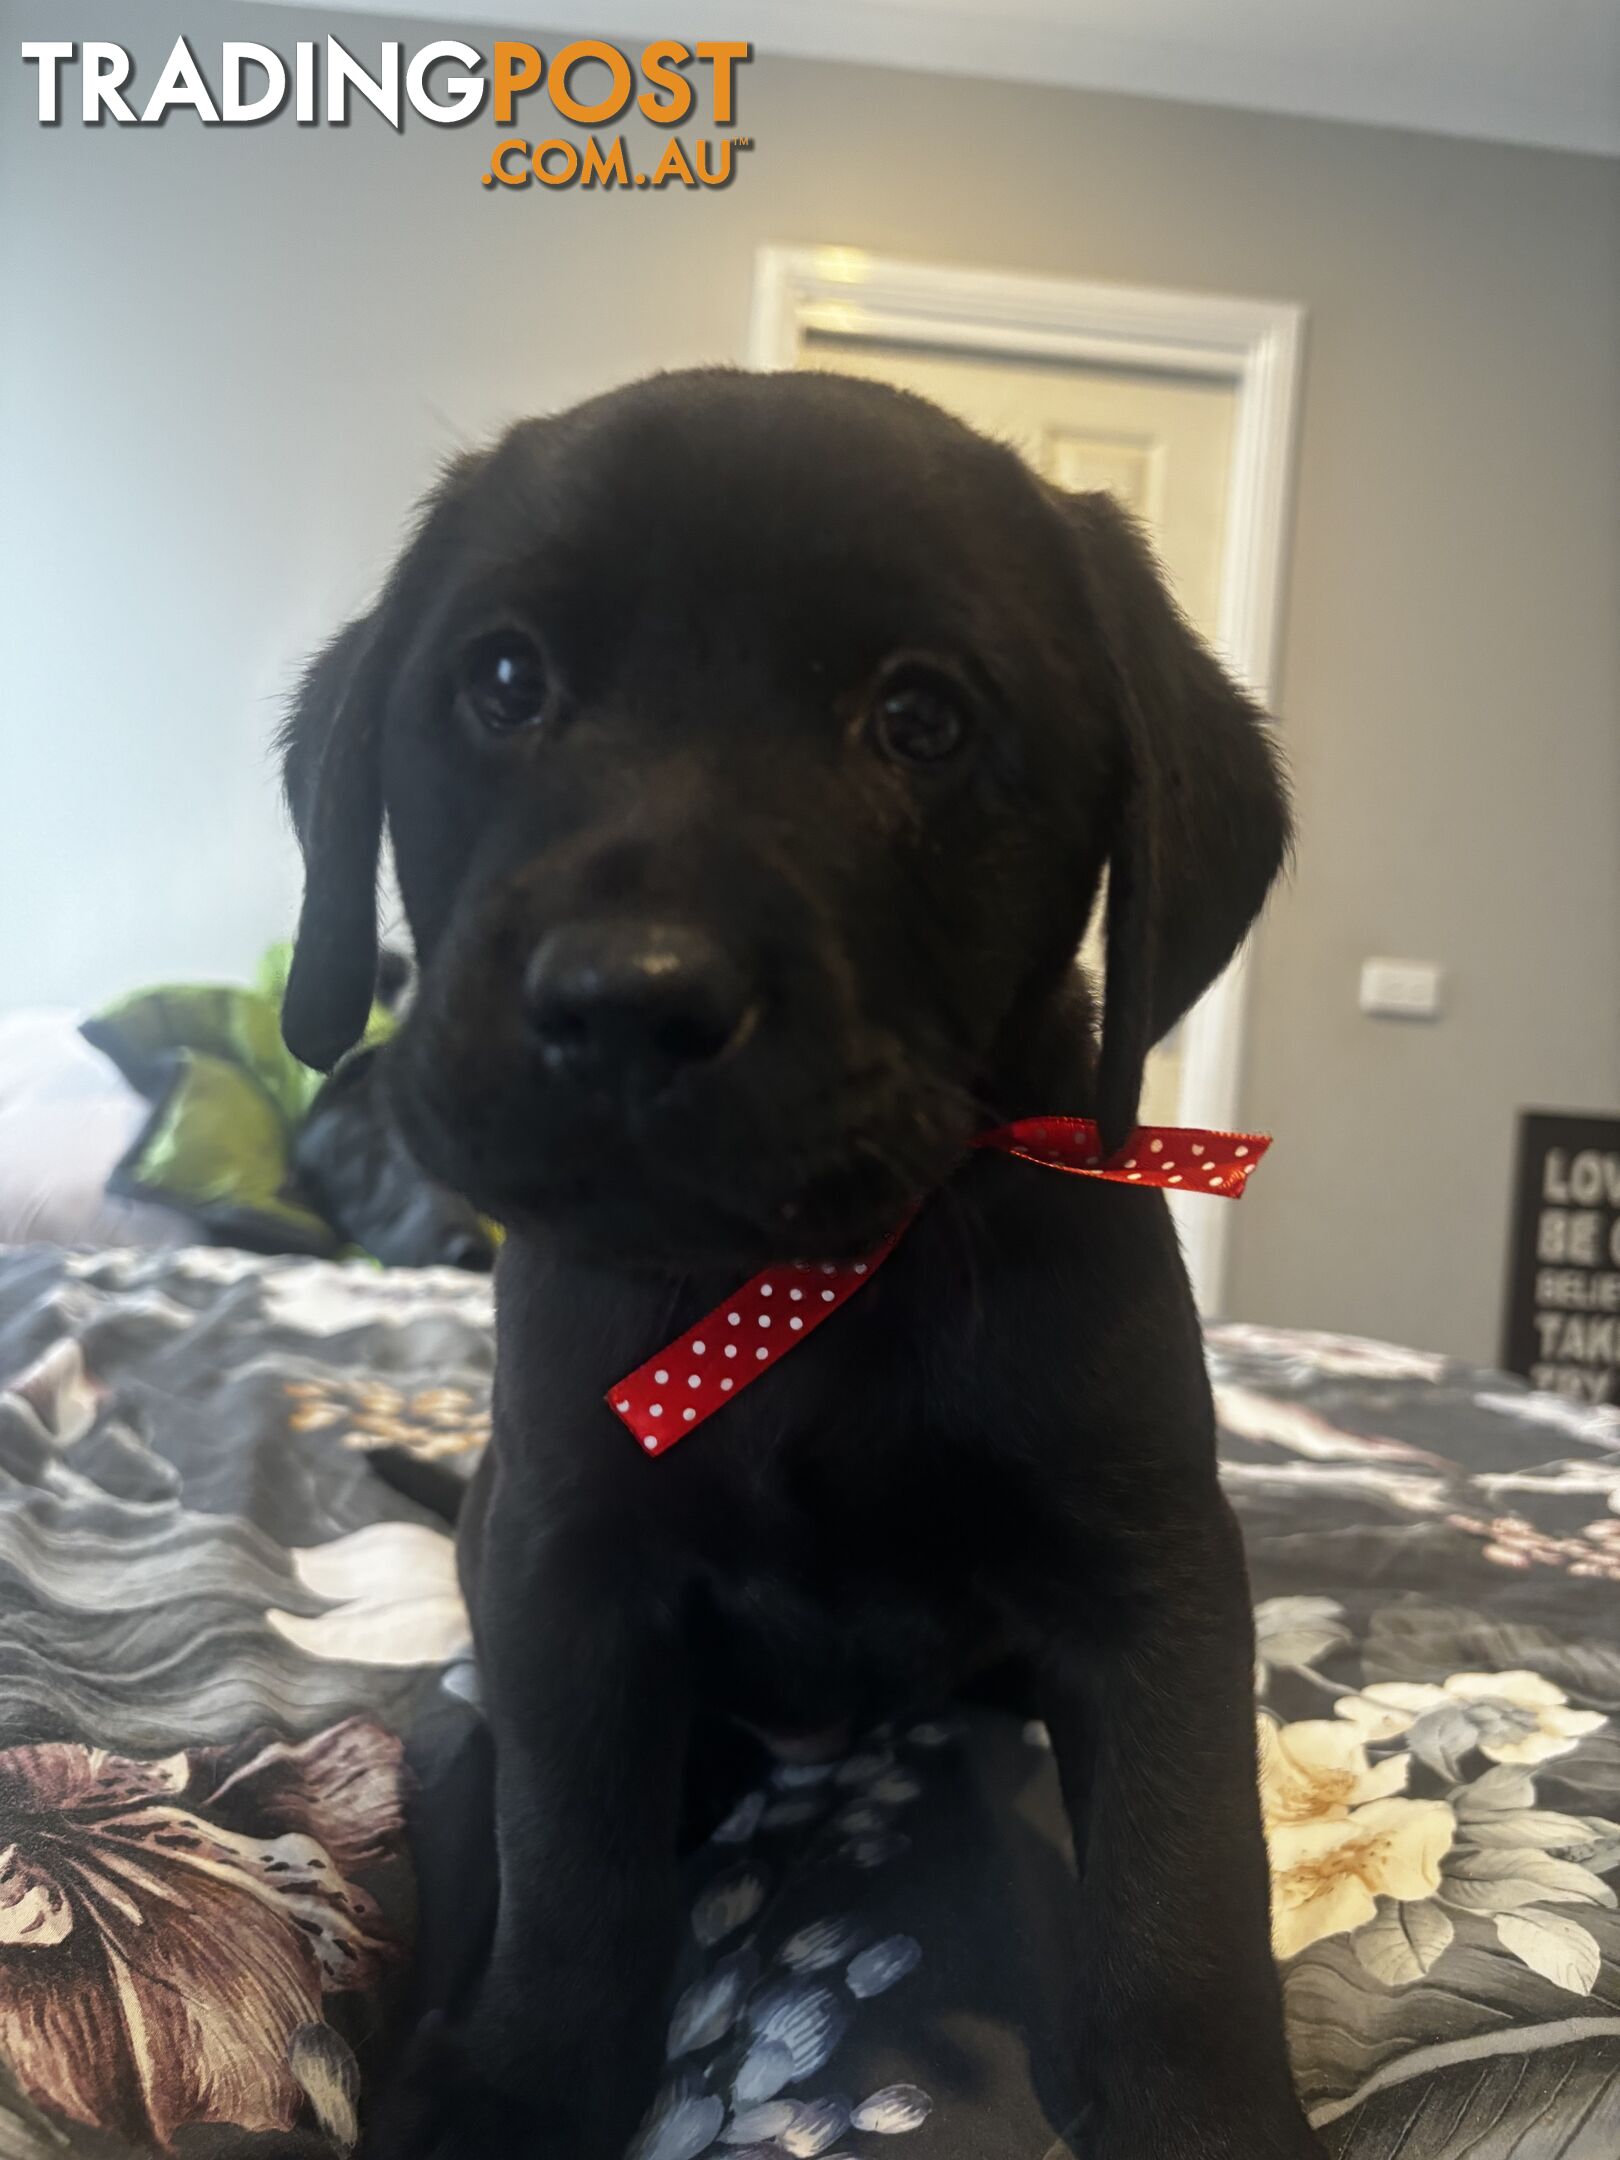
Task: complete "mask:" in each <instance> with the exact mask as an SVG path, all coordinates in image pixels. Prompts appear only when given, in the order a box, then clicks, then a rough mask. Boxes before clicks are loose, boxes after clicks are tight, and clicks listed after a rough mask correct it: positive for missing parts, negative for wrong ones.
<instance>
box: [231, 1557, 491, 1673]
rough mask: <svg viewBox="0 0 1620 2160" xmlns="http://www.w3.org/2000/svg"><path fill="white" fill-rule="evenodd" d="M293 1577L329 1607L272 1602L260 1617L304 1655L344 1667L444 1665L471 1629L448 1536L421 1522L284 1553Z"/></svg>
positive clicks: (461, 1652)
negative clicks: (281, 1607)
mask: <svg viewBox="0 0 1620 2160" xmlns="http://www.w3.org/2000/svg"><path fill="white" fill-rule="evenodd" d="M288 1558H289V1559H290V1560H291V1562H292V1564H293V1568H294V1570H295V1571H296V1573H297V1576H298V1580H299V1581H300V1582H301V1583H302V1584H303V1586H304V1588H305V1589H306V1590H309V1591H311V1592H313V1594H314V1595H315V1596H316V1597H321V1598H326V1599H328V1600H329V1601H330V1604H331V1610H330V1611H328V1612H324V1613H317V1614H314V1615H312V1616H307V1615H304V1614H301V1613H290V1612H281V1611H278V1610H277V1609H275V1608H274V1607H272V1608H271V1609H270V1610H269V1611H268V1612H267V1613H266V1614H265V1618H266V1620H267V1621H268V1622H269V1624H270V1626H271V1627H273V1628H274V1629H275V1631H276V1633H277V1634H278V1635H280V1636H281V1637H282V1638H283V1639H284V1640H285V1641H287V1642H290V1643H292V1644H293V1645H294V1646H295V1647H296V1648H297V1649H299V1650H302V1651H303V1652H304V1654H305V1655H306V1656H307V1657H313V1658H324V1659H327V1660H329V1661H331V1662H334V1663H345V1664H351V1665H395V1666H408V1665H448V1664H450V1663H452V1662H453V1661H454V1660H455V1659H457V1658H464V1657H465V1656H467V1654H468V1652H469V1650H470V1648H471V1629H470V1627H469V1624H468V1620H467V1610H466V1607H465V1606H464V1605H463V1603H462V1599H461V1589H460V1585H459V1583H458V1581H457V1578H456V1558H455V1541H454V1539H453V1538H450V1537H447V1536H446V1535H445V1533H444V1532H443V1531H442V1530H433V1529H430V1528H429V1527H428V1526H427V1525H426V1524H425V1523H404V1522H384V1523H371V1524H369V1525H368V1526H367V1527H366V1528H365V1529H362V1530H351V1531H350V1532H349V1533H348V1534H347V1535H346V1536H344V1537H340V1538H333V1539H331V1540H330V1542H329V1543H327V1544H325V1545H310V1546H305V1547H303V1548H302V1549H299V1550H295V1551H293V1552H291V1553H289V1555H288Z"/></svg>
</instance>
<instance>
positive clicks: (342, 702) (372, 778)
mask: <svg viewBox="0 0 1620 2160" xmlns="http://www.w3.org/2000/svg"><path fill="white" fill-rule="evenodd" d="M491 455H493V453H491V452H487V451H474V452H470V453H468V454H466V455H464V456H461V457H458V458H457V459H456V460H455V461H454V462H453V463H452V464H451V465H449V466H448V467H447V469H446V471H445V473H444V476H443V478H442V479H441V481H440V482H439V485H438V486H437V487H436V488H435V489H434V490H433V492H432V494H430V495H429V496H428V498H427V500H426V502H425V503H424V504H423V506H422V509H421V511H420V513H419V515H418V518H417V523H416V529H415V531H414V533H413V534H412V536H411V539H410V541H409V543H408V544H407V546H406V548H405V551H404V553H403V554H402V555H401V556H400V559H399V561H398V563H397V564H396V565H395V567H394V570H393V573H392V574H391V576H390V577H389V580H388V583H387V585H386V586H385V588H384V590H383V593H382V596H381V598H380V599H379V600H378V602H377V605H376V606H375V607H374V608H373V609H372V611H371V613H370V614H369V615H363V616H360V617H359V618H358V619H357V620H356V621H354V622H352V623H350V624H349V625H348V627H347V628H346V629H343V630H340V631H339V632H338V634H337V636H336V637H335V638H333V640H332V642H331V643H330V644H329V645H327V646H326V647H324V648H323V650H322V651H320V652H319V653H317V654H316V656H315V658H314V659H313V660H312V661H311V662H310V664H309V666H308V667H307V668H306V669H305V671H304V676H303V680H302V681H301V682H300V684H299V686H298V691H297V694H296V696H295V697H294V699H293V702H292V710H291V711H290V713H289V714H288V716H287V720H286V723H285V725H284V726H283V727H282V730H281V734H280V738H279V740H280V747H281V753H282V760H283V774H284V778H285V784H286V790H287V802H288V805H289V807H290V809H291V811H292V817H293V825H294V827H295V828H296V830H297V833H298V841H299V845H300V846H301V847H302V849H303V851H304V904H303V907H302V909H301V910H300V913H299V917H298V938H297V942H296V943H295V945H294V947H293V960H292V970H291V973H290V974H289V976H288V980H287V992H286V996H285V998H284V999H283V1001H282V1008H281V1032H282V1035H283V1037H284V1038H285V1041H286V1044H287V1047H288V1049H289V1050H291V1052H292V1054H293V1056H294V1057H296V1058H298V1059H300V1060H301V1061H302V1062H303V1063H304V1064H306V1065H313V1066H314V1067H315V1068H316V1069H317V1070H318V1071H320V1072H330V1071H331V1069H332V1067H333V1066H334V1065H335V1064H336V1063H337V1061H338V1059H339V1058H340V1057H342V1055H343V1053H344V1051H345V1050H348V1049H350V1048H351V1047H352V1046H353V1045H354V1044H355V1043H357V1042H358V1041H359V1040H360V1037H361V1035H362V1034H363V1033H364V1032H365V1026H366V1021H367V1020H368V1018H369V1017H370V1014H371V1002H372V997H373V995H374V993H375V990H376V983H377V859H378V855H379V853H380V851H381V848H382V829H383V797H382V757H381V751H382V725H383V715H384V712H385V710H386V707H387V702H388V692H389V684H390V681H391V678H392V673H393V669H394V666H395V663H396V661H397V659H398V647H399V645H400V643H401V641H402V640H403V639H404V638H405V637H406V636H407V635H408V632H409V627H410V626H411V625H412V624H413V623H414V622H415V621H416V620H417V619H418V618H419V616H420V613H421V610H422V607H423V605H424V602H425V600H426V598H427V595H428V593H429V591H430V589H431V584H432V580H433V577H434V575H435V573H436V570H437V568H438V566H439V563H440V561H441V560H442V558H443V555H444V553H445V551H446V548H447V547H448V546H449V545H450V544H451V543H452V542H453V541H454V538H455V535H456V532H457V529H458V526H459V519H458V517H457V515H456V513H457V512H458V510H459V509H460V508H461V506H462V505H463V504H464V502H465V500H466V498H467V496H468V495H469V493H470V492H471V489H472V485H473V482H474V481H475V479H476V478H477V476H478V474H479V473H480V472H481V471H482V469H483V467H484V466H485V465H486V463H487V462H488V460H489V458H490V456H491Z"/></svg>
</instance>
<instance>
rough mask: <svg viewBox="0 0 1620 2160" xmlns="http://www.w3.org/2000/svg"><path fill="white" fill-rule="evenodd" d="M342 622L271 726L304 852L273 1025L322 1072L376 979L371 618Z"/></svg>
mask: <svg viewBox="0 0 1620 2160" xmlns="http://www.w3.org/2000/svg"><path fill="white" fill-rule="evenodd" d="M382 614H383V610H382V609H381V608H379V609H378V610H377V611H376V612H375V613H374V614H372V615H365V616H362V617H360V618H359V620H358V621H355V622H352V623H350V624H349V625H348V627H347V628H346V629H343V630H340V631H339V632H338V634H337V636H336V637H335V638H334V639H333V640H332V642H331V643H330V644H329V645H327V646H326V647H325V648H324V649H323V650H322V651H321V652H319V653H317V654H316V656H315V658H314V659H313V660H312V661H311V662H310V664H309V666H308V667H307V668H306V669H305V671H304V676H303V680H302V681H301V682H300V684H299V686H298V691H297V694H296V696H295V697H294V699H293V704H292V710H291V712H290V713H289V715H288V717H287V721H286V724H285V726H284V727H283V729H282V731H281V737H280V743H281V752H282V760H283V764H282V770H283V776H284V780H285V784H286V790H287V803H288V807H289V808H290V809H291V811H292V818H293V825H294V828H295V830H296V831H297V834H298V841H299V845H300V847H302V849H303V851H304V902H303V907H302V908H301V910H300V912H299V917H298V937H297V941H296V943H295V944H294V946H293V959H292V969H291V972H290V974H289V976H288V978H287V991H286V996H285V998H284V1000H283V1002H282V1008H281V1032H282V1035H283V1037H284V1039H285V1041H286V1044H287V1047H288V1049H289V1050H290V1051H291V1052H292V1054H293V1056H294V1057H296V1058H298V1059H300V1060H301V1061H302V1062H303V1063H304V1064H305V1065H313V1066H314V1067H315V1068H316V1069H317V1070H318V1071H320V1072H330V1071H331V1069H332V1067H333V1066H334V1065H335V1064H336V1063H337V1061H338V1059H339V1058H340V1057H341V1056H342V1055H343V1053H344V1051H345V1050H347V1049H349V1048H350V1047H351V1046H352V1045H353V1044H354V1043H356V1042H358V1041H359V1039H360V1037H361V1035H362V1034H363V1033H364V1032H365V1026H366V1021H367V1019H368V1017H369V1016H370V1012H371V999H372V992H373V989H374V987H375V984H376V979H377V857H378V854H379V851H380V849H381V846H382V819H383V807H382V777H381V772H380V766H379V757H378V749H379V744H378V737H379V734H380V731H381V710H380V706H381V700H382V696H383V694H384V686H383V685H382V684H381V683H380V682H379V681H378V680H377V677H378V673H379V666H380V654H379V651H378V645H379V631H378V622H379V618H380V617H381V616H382Z"/></svg>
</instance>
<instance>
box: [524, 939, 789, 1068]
mask: <svg viewBox="0 0 1620 2160" xmlns="http://www.w3.org/2000/svg"><path fill="white" fill-rule="evenodd" d="M523 994H524V1004H525V1008H526V1010H527V1014H528V1021H529V1027H530V1030H531V1032H532V1033H533V1035H534V1038H535V1040H536V1041H537V1042H538V1043H539V1045H540V1053H541V1056H542V1057H543V1058H544V1060H545V1062H546V1064H547V1066H548V1067H549V1068H550V1070H551V1071H553V1072H554V1073H557V1074H558V1075H559V1076H566V1077H568V1078H570V1079H576V1080H583V1081H589V1082H590V1083H592V1084H593V1085H596V1086H606V1087H628V1088H632V1089H637V1090H644V1091H650V1090H654V1089H657V1088H661V1087H664V1086H666V1085H667V1084H668V1083H669V1081H671V1080H672V1079H674V1077H675V1075H676V1074H677V1073H678V1072H680V1071H682V1070H684V1069H686V1068H688V1067H690V1066H694V1065H704V1064H707V1063H708V1062H709V1061H710V1060H711V1059H713V1058H717V1057H718V1056H719V1055H720V1053H721V1052H722V1051H723V1050H725V1049H727V1048H728V1047H729V1045H730V1044H731V1043H732V1042H734V1041H735V1040H736V1038H737V1036H738V1034H739V1033H740V1032H741V1030H742V1028H743V1027H744V1025H745V1024H746V1022H747V1020H748V1017H749V1000H748V988H747V985H746V983H745V982H744V981H743V978H742V976H741V974H740V973H739V972H738V970H737V968H736V966H735V965H734V964H733V963H732V961H730V960H729V959H728V958H727V956H726V955H725V953H724V952H722V950H721V949H720V947H719V946H718V945H717V944H715V942H714V940H713V939H712V938H709V937H706V936H705V935H704V934H703V932H702V931H700V930H693V929H688V928H685V927H683V926H682V925H681V924H678V923H644V922H619V923H613V922H609V923H580V924H576V925H574V926H572V927H570V928H566V929H560V930H553V931H552V932H551V934H550V935H549V936H548V937H546V938H544V939H543V940H542V941H541V943H540V945H539V946H538V947H537V949H536V951H535V953H534V957H533V958H532V959H531V960H530V962H529V965H528V968H527V970H526V972H525V975H524V982H523Z"/></svg>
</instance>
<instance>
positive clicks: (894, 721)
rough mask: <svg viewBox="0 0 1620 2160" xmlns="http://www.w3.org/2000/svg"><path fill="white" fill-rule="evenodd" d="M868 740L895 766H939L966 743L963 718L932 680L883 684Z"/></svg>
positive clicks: (952, 697)
mask: <svg viewBox="0 0 1620 2160" xmlns="http://www.w3.org/2000/svg"><path fill="white" fill-rule="evenodd" d="M871 727H872V736H873V739H874V741H875V742H876V743H877V746H878V748H879V749H880V750H881V751H882V752H883V754H884V756H885V757H890V758H893V759H894V760H895V762H896V764H899V765H940V764H943V763H944V761H945V760H946V759H947V758H948V757H950V756H952V755H953V754H954V753H955V752H956V751H957V750H959V749H960V748H961V747H962V745H963V743H964V742H965V741H966V740H967V732H968V723H967V715H966V713H965V712H964V711H963V708H962V701H961V699H960V697H959V696H958V695H957V693H956V691H955V690H954V689H953V688H952V686H951V685H950V684H949V683H947V682H944V681H942V680H940V679H939V678H938V677H937V676H933V675H906V676H901V677H899V678H898V679H897V680H895V681H893V682H890V683H889V684H887V685H886V686H885V687H884V688H883V689H882V690H881V691H880V692H879V693H878V700H877V704H876V705H875V706H874V708H873V711H872V721H871Z"/></svg>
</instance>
